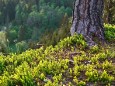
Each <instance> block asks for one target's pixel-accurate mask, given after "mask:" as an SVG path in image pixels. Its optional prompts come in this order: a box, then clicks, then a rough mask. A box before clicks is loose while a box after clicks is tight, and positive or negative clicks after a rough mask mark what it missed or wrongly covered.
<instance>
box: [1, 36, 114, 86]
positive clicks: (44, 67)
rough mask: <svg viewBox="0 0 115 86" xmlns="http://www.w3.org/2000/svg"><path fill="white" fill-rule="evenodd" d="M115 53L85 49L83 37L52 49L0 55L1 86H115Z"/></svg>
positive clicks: (68, 40) (51, 47) (98, 49)
mask: <svg viewBox="0 0 115 86" xmlns="http://www.w3.org/2000/svg"><path fill="white" fill-rule="evenodd" d="M114 65H115V53H114V50H112V49H111V48H110V47H109V46H105V47H99V46H94V47H92V48H91V49H88V47H87V44H86V42H85V41H84V38H83V36H82V35H74V36H72V37H67V38H65V39H63V40H61V41H60V42H59V43H58V44H57V45H55V46H49V47H47V48H45V49H44V47H41V48H39V49H36V50H27V51H26V52H23V53H22V54H19V55H17V54H10V55H8V56H4V55H0V86H90V85H93V86H97V85H99V86H111V85H115V66H114Z"/></svg>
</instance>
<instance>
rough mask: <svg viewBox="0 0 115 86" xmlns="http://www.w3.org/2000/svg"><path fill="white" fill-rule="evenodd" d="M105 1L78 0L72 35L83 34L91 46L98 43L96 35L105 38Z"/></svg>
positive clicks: (75, 7)
mask: <svg viewBox="0 0 115 86" xmlns="http://www.w3.org/2000/svg"><path fill="white" fill-rule="evenodd" d="M103 3H104V2H103V0H76V1H75V5H74V12H73V23H72V27H71V30H70V32H71V35H74V34H75V33H78V34H82V35H83V36H84V37H85V39H86V41H87V43H88V45H89V46H93V45H95V44H96V43H95V42H94V41H93V37H94V36H95V37H97V38H99V39H101V40H104V27H103V21H102V15H103V7H104V6H103Z"/></svg>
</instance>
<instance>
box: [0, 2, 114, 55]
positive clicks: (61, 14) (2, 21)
mask: <svg viewBox="0 0 115 86" xmlns="http://www.w3.org/2000/svg"><path fill="white" fill-rule="evenodd" d="M74 1H75V0H71V1H70V0H0V52H3V53H9V52H15V53H18V52H19V53H20V52H22V51H25V50H26V49H28V48H36V47H39V44H43V45H50V44H53V45H55V44H56V43H57V42H58V41H59V40H60V39H62V38H64V37H66V36H67V35H70V33H69V29H70V26H71V21H72V18H71V16H72V11H73V4H74ZM114 4H115V1H114V0H106V1H105V9H104V16H103V18H104V22H105V23H110V24H114V23H115V12H114V11H115V10H114V9H115V6H114ZM49 33H50V34H49ZM52 35H53V36H52ZM57 35H58V36H57ZM48 38H49V39H50V38H51V39H50V41H49V40H48Z"/></svg>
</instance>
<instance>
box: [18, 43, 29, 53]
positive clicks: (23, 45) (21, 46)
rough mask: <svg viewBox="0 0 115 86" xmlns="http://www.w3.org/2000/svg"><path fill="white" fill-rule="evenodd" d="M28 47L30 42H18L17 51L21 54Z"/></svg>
mask: <svg viewBox="0 0 115 86" xmlns="http://www.w3.org/2000/svg"><path fill="white" fill-rule="evenodd" d="M27 49H28V44H27V43H26V42H25V41H21V42H18V43H16V52H17V53H18V54H19V53H21V52H23V51H25V50H27Z"/></svg>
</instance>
